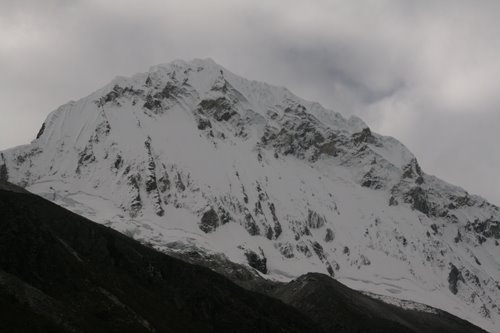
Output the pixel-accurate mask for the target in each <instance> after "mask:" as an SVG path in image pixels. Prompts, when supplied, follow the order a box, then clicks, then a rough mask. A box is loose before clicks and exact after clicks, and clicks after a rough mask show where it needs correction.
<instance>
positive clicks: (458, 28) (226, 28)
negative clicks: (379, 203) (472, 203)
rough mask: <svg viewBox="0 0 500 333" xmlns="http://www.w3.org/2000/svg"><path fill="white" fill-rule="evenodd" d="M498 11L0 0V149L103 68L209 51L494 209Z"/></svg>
mask: <svg viewBox="0 0 500 333" xmlns="http://www.w3.org/2000/svg"><path fill="white" fill-rule="evenodd" d="M499 10H500V2H497V1H493V0H492V1H482V0H477V1H466V0H463V1H460V0H455V1H451V0H449V1H447V0H443V1H439V2H438V1H426V0H423V1H396V0H393V1H391V0H376V1H375V0H372V1H363V2H354V1H347V0H343V1H340V0H328V1H327V0H316V1H295V0H275V1H272V2H270V1H263V0H254V1H234V0H214V1H202V0H200V1H186V0H183V1H181V0H168V1H165V0H161V1H160V0H144V1H132V0H121V1H119V2H118V1H111V0H109V1H108V0H86V1H84V0H45V1H36V0H0V73H1V76H0V100H1V101H2V109H1V111H0V112H1V116H2V121H1V122H0V149H4V148H8V147H10V146H14V145H18V144H22V143H26V142H29V140H31V139H32V138H33V136H34V135H35V134H36V132H37V130H38V127H39V126H40V124H41V123H42V122H43V120H44V118H45V116H46V115H47V113H48V112H50V111H51V110H53V109H55V108H56V107H57V106H59V105H60V104H63V103H64V102H66V101H68V100H70V99H76V98H79V97H82V96H84V95H86V94H88V93H90V92H91V91H93V90H95V89H97V88H99V87H101V86H103V85H104V84H106V83H107V82H109V81H110V80H111V79H112V78H113V77H114V76H116V75H130V74H133V73H135V72H140V71H145V70H146V69H147V68H149V66H151V65H153V64H157V63H163V62H168V61H171V60H173V59H177V58H182V59H191V58H195V57H201V58H203V57H212V58H213V59H215V60H216V61H217V62H219V63H220V64H222V65H223V66H225V67H227V68H228V69H230V70H232V71H234V72H235V73H238V74H240V75H243V76H245V77H248V78H251V79H257V80H261V81H267V82H269V83H273V84H278V85H283V86H287V87H289V88H290V89H291V90H292V91H293V92H295V93H296V94H297V95H299V96H302V97H304V98H307V99H310V100H316V101H319V102H321V103H322V104H324V105H325V106H327V107H329V108H331V109H333V110H335V111H339V112H341V113H343V114H345V115H350V114H356V115H358V116H360V117H362V118H363V119H364V120H365V121H366V122H367V123H368V124H369V125H370V126H371V127H372V128H373V129H374V130H375V131H377V132H379V133H382V134H385V135H392V136H395V137H396V138H398V139H399V140H401V141H402V142H403V143H405V144H406V145H407V146H408V147H409V148H410V149H411V150H412V151H413V152H414V153H415V154H416V155H417V157H418V158H419V160H420V162H421V164H422V166H423V168H424V169H425V170H426V171H427V172H429V173H433V174H436V175H437V176H439V177H441V178H444V179H446V180H448V181H450V182H452V183H455V184H458V185H461V186H463V187H465V188H466V189H468V190H469V191H471V192H474V193H479V194H481V195H483V196H485V197H486V198H488V199H490V200H492V201H493V202H494V203H496V204H500V177H498V173H499V171H500V149H498V148H497V147H496V145H497V143H498V142H500V93H499V91H500V39H499V38H498V37H497V32H498V31H500V21H499V20H498V19H497V17H496V16H497V13H498V12H499ZM13 124H15V125H14V126H13Z"/></svg>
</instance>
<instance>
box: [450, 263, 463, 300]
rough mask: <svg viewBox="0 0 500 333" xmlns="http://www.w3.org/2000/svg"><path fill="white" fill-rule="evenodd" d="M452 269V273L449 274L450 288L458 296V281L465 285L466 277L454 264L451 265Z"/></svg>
mask: <svg viewBox="0 0 500 333" xmlns="http://www.w3.org/2000/svg"><path fill="white" fill-rule="evenodd" d="M450 266H451V269H450V273H449V274H448V287H449V288H450V291H451V292H452V293H453V294H454V295H456V294H457V293H458V281H461V282H462V283H465V280H464V277H463V276H462V273H461V272H460V270H459V269H458V268H457V267H456V266H455V265H453V264H450Z"/></svg>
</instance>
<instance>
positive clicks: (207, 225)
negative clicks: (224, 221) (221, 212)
mask: <svg viewBox="0 0 500 333" xmlns="http://www.w3.org/2000/svg"><path fill="white" fill-rule="evenodd" d="M218 226H219V216H218V215H217V213H216V212H215V210H214V209H213V208H210V210H208V211H206V212H205V213H203V216H202V217H201V224H200V229H201V230H202V231H203V232H205V233H209V232H213V231H215V229H216V228H217V227H218Z"/></svg>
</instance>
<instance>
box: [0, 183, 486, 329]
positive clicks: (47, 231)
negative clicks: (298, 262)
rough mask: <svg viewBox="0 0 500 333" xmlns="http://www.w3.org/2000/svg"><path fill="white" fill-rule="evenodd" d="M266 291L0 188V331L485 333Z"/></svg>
mask: <svg viewBox="0 0 500 333" xmlns="http://www.w3.org/2000/svg"><path fill="white" fill-rule="evenodd" d="M265 289H266V291H267V292H268V293H269V294H271V295H272V296H273V297H276V298H278V299H279V300H278V299H274V298H271V297H269V296H266V295H263V294H261V293H257V292H252V291H249V290H246V289H243V288H241V287H239V286H237V285H236V284H234V283H233V282H231V281H230V280H229V279H227V278H225V277H223V276H221V275H219V274H217V273H215V272H213V271H212V270H210V269H207V268H204V267H201V266H197V265H192V264H188V263H186V262H183V261H181V260H178V259H175V258H172V257H170V256H167V255H165V254H162V253H159V252H157V251H155V250H153V249H150V248H148V247H146V246H144V245H141V244H140V243H138V242H136V241H134V240H133V239H130V238H128V237H126V236H124V235H122V234H120V233H118V232H116V231H113V230H111V229H109V228H107V227H104V226H102V225H99V224H96V223H93V222H91V221H89V220H87V219H85V218H83V217H80V216H78V215H76V214H74V213H71V212H69V211H67V210H65V209H63V208H61V207H59V206H57V205H55V204H53V203H50V202H48V201H46V200H44V199H42V198H40V197H37V196H35V195H33V194H30V193H27V192H26V191H23V190H21V189H19V188H17V187H15V186H13V185H10V184H0V332H388V331H390V332H426V333H428V332H484V331H482V330H481V329H479V328H477V327H475V326H473V325H471V324H470V323H468V322H466V321H463V320H460V319H458V318H456V317H453V316H451V315H449V314H447V313H445V312H438V313H437V314H432V313H425V312H419V311H410V310H403V309H400V308H398V307H396V306H392V305H387V304H384V303H382V302H380V301H377V300H374V299H372V298H370V297H368V296H365V295H362V294H360V293H359V292H356V291H354V290H351V289H349V288H347V287H345V286H343V285H342V284H340V283H338V282H336V281H335V280H333V279H331V278H330V277H328V276H326V275H322V274H307V275H305V276H302V277H300V278H298V279H296V280H294V281H292V282H290V283H289V284H283V285H273V286H271V287H269V288H265ZM280 300H281V301H280ZM283 302H284V303H283ZM285 303H288V304H289V305H287V304H285Z"/></svg>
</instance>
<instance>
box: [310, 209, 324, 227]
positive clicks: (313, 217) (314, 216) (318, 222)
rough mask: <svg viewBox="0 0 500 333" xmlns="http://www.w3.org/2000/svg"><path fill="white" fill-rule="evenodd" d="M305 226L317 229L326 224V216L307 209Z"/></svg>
mask: <svg viewBox="0 0 500 333" xmlns="http://www.w3.org/2000/svg"><path fill="white" fill-rule="evenodd" d="M306 223H307V226H308V227H309V228H311V229H319V228H321V227H323V226H324V225H325V224H326V218H325V217H324V216H321V215H319V214H318V213H316V212H315V211H313V210H310V209H308V213H307V222H306Z"/></svg>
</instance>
